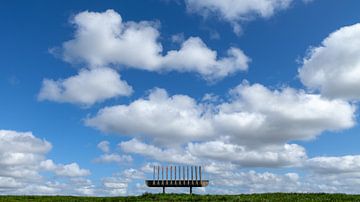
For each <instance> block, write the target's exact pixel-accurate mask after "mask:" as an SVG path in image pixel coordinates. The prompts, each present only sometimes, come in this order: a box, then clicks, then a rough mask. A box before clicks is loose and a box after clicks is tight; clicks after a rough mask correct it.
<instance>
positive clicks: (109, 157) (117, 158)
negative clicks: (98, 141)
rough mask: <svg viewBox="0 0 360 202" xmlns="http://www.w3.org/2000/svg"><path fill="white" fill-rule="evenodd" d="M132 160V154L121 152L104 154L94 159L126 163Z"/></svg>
mask: <svg viewBox="0 0 360 202" xmlns="http://www.w3.org/2000/svg"><path fill="white" fill-rule="evenodd" d="M132 161H133V159H132V157H131V156H129V155H119V154H102V155H101V156H100V157H98V158H96V159H95V160H94V162H95V163H124V162H132Z"/></svg>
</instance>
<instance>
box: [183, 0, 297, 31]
mask: <svg viewBox="0 0 360 202" xmlns="http://www.w3.org/2000/svg"><path fill="white" fill-rule="evenodd" d="M185 2H186V5H187V8H188V10H189V11H190V12H197V13H200V14H201V15H204V16H208V15H210V14H214V15H216V16H218V17H219V18H220V19H222V20H225V21H228V22H230V23H231V24H232V25H233V27H234V31H235V32H236V33H239V32H240V31H241V28H240V23H241V22H244V21H249V20H251V19H253V18H255V17H261V18H269V17H271V16H272V15H274V13H276V12H277V11H279V10H284V9H286V8H288V7H289V6H290V4H291V2H292V0H256V1H254V0H241V1H233V0H222V1H217V0H202V1H197V0H186V1H185Z"/></svg>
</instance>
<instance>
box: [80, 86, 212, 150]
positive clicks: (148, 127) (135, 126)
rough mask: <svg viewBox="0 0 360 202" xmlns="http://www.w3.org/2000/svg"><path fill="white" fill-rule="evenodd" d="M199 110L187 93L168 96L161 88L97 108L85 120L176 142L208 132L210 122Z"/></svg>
mask: <svg viewBox="0 0 360 202" xmlns="http://www.w3.org/2000/svg"><path fill="white" fill-rule="evenodd" d="M203 112H204V111H203V109H202V108H201V106H199V105H198V104H197V103H196V101H195V100H194V99H192V98H190V97H188V96H185V95H174V96H172V97H169V95H168V94H167V92H166V91H165V90H163V89H154V90H153V91H152V92H151V93H150V95H149V96H148V97H147V98H145V99H139V100H136V101H134V102H132V103H130V104H129V105H117V106H112V107H105V108H103V109H101V110H100V111H99V112H98V114H97V115H96V116H95V117H92V118H90V119H87V120H86V124H87V125H89V126H93V127H96V128H98V129H100V130H102V131H105V132H116V133H119V134H123V135H135V136H142V135H149V136H151V137H152V138H153V140H154V141H155V142H159V143H164V144H165V143H166V144H168V143H169V144H174V143H175V144H177V143H181V142H182V143H184V142H187V141H189V140H195V139H201V138H204V137H206V136H209V135H211V134H209V133H208V132H209V129H210V128H212V126H211V123H210V122H209V121H208V120H206V119H205V117H203ZM169 135H171V138H170V137H169Z"/></svg>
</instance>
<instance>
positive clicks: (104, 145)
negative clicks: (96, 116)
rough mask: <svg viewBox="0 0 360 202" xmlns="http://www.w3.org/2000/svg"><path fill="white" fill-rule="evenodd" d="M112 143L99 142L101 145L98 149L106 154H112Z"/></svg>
mask: <svg viewBox="0 0 360 202" xmlns="http://www.w3.org/2000/svg"><path fill="white" fill-rule="evenodd" d="M109 145H110V142H109V141H101V142H99V144H98V145H97V147H98V148H99V149H100V150H101V151H102V152H104V153H109V152H110V146H109Z"/></svg>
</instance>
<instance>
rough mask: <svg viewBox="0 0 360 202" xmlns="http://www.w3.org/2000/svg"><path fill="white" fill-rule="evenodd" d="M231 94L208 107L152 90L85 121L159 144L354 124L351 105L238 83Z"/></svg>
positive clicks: (282, 136)
mask: <svg viewBox="0 0 360 202" xmlns="http://www.w3.org/2000/svg"><path fill="white" fill-rule="evenodd" d="M231 95H232V98H231V100H229V101H228V102H222V103H220V104H218V105H210V106H209V105H208V104H206V103H197V102H196V101H195V100H194V99H192V98H191V97H188V96H186V95H174V96H169V95H168V94H167V93H166V91H165V90H162V89H155V90H153V91H152V92H151V93H150V95H149V96H148V97H146V98H142V99H138V100H135V101H134V102H132V103H130V104H129V105H117V106H113V107H106V108H103V109H101V110H100V111H99V112H98V114H97V115H96V116H95V117H92V118H89V119H87V120H86V124H87V125H89V126H93V127H96V128H98V129H100V130H101V131H104V132H114V133H118V134H121V135H129V136H135V137H150V140H151V141H153V142H154V143H155V144H160V145H179V144H184V143H188V142H191V141H211V140H214V139H215V138H225V139H227V140H229V141H231V142H232V143H234V144H239V145H244V146H248V147H258V146H260V145H269V144H270V145H274V144H275V145H277V144H283V143H286V142H288V141H291V140H307V139H312V138H315V137H316V136H317V135H319V134H321V133H322V132H323V131H337V130H342V129H346V128H350V127H352V126H353V125H354V112H355V107H354V106H353V105H351V104H349V103H347V102H344V101H341V100H329V99H325V98H323V97H321V96H320V95H316V94H307V93H305V92H304V91H301V90H295V89H292V88H283V89H281V90H273V91H272V90H269V89H267V88H266V87H264V86H262V85H260V84H254V85H249V84H247V83H243V84H241V85H239V86H237V87H236V88H234V89H232V90H231ZM265 101H266V102H265ZM339 111H341V112H342V113H338V112H339Z"/></svg>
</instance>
